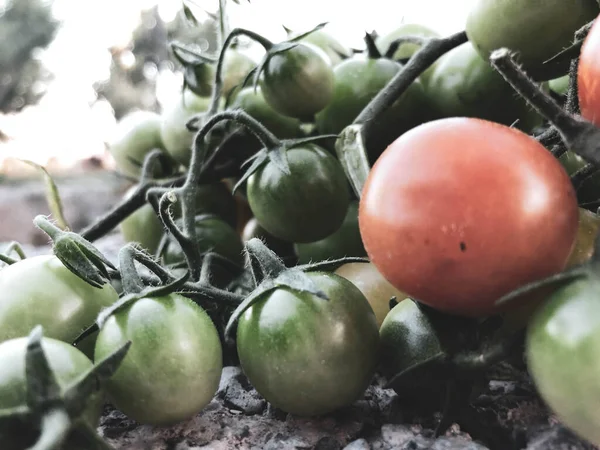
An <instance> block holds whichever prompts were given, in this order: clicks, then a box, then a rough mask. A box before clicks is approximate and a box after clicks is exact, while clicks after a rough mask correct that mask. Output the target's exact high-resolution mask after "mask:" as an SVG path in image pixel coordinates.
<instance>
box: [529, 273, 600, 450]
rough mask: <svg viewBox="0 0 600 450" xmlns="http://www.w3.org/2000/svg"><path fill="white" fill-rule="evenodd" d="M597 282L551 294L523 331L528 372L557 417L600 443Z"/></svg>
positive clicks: (580, 283)
mask: <svg viewBox="0 0 600 450" xmlns="http://www.w3.org/2000/svg"><path fill="white" fill-rule="evenodd" d="M599 297H600V283H599V281H598V280H597V279H594V278H592V277H583V278H580V279H577V280H575V281H572V282H571V283H569V284H567V285H565V286H563V287H561V288H560V289H558V290H557V291H555V292H554V293H553V294H552V295H551V296H550V297H549V298H548V299H547V301H546V303H545V304H544V305H543V306H542V307H541V308H540V309H539V311H538V312H537V313H536V315H535V316H534V318H533V320H532V322H531V324H530V325H529V327H528V330H527V340H526V356H527V363H528V368H529V373H530V374H531V376H532V377H533V380H534V382H535V385H536V387H537V390H538V392H539V393H540V394H541V396H542V398H543V399H544V401H545V402H546V403H547V404H548V405H549V406H550V408H551V409H552V410H554V412H555V413H556V414H557V416H558V418H559V419H560V420H561V421H562V422H563V423H564V424H565V425H566V426H567V427H570V428H571V429H572V430H573V431H575V432H576V433H577V434H579V435H580V436H581V437H583V438H585V439H587V440H589V441H590V442H591V443H593V444H594V445H600V413H599V411H598V402H597V399H598V397H599V396H600V383H599V382H598V376H597V374H598V370H600V367H599V361H600V357H599V355H600V304H599V303H598V298H599Z"/></svg>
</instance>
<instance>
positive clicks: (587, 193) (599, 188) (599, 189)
mask: <svg viewBox="0 0 600 450" xmlns="http://www.w3.org/2000/svg"><path fill="white" fill-rule="evenodd" d="M559 161H560V163H561V164H562V165H563V167H564V168H565V170H566V171H567V173H568V174H569V175H570V176H572V175H573V174H574V173H575V172H577V171H578V170H579V169H582V168H583V167H585V166H586V165H587V162H586V161H585V159H583V158H582V157H581V156H579V155H578V154H576V153H574V152H572V151H566V152H565V153H563V154H562V155H561V156H560V158H559ZM599 198H600V173H599V172H596V173H594V174H593V175H591V176H590V177H588V178H586V179H585V180H584V181H583V182H582V183H581V185H580V186H579V187H578V188H577V200H578V201H579V203H587V202H595V201H596V200H598V199H599Z"/></svg>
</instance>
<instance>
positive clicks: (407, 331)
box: [379, 299, 443, 378]
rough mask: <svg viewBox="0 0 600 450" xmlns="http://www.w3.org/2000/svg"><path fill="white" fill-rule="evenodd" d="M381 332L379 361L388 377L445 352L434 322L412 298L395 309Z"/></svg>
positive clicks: (388, 316)
mask: <svg viewBox="0 0 600 450" xmlns="http://www.w3.org/2000/svg"><path fill="white" fill-rule="evenodd" d="M379 335H380V338H381V357H380V361H381V363H382V369H383V373H384V374H385V376H386V377H387V378H392V377H393V376H394V375H396V374H398V373H400V372H402V371H404V370H406V369H408V368H410V367H412V366H415V365H417V364H419V363H422V362H424V361H426V360H428V359H430V358H433V357H435V356H436V355H440V354H442V353H443V349H442V346H441V343H440V341H439V339H438V337H437V335H436V333H435V331H434V329H433V327H432V326H431V323H430V322H429V320H428V319H427V317H426V316H425V314H423V313H422V312H421V311H420V310H419V307H418V306H417V305H416V304H415V302H413V301H412V300H411V299H405V300H402V301H400V302H399V303H398V304H397V305H396V306H394V308H392V310H391V311H390V312H389V314H388V315H387V316H386V318H385V320H384V321H383V323H382V324H381V329H380V330H379Z"/></svg>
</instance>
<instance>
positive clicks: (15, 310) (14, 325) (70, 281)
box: [0, 255, 118, 355]
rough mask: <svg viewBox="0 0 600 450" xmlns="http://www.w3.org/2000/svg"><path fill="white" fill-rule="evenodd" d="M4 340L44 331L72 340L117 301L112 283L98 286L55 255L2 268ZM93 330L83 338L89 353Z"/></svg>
mask: <svg viewBox="0 0 600 450" xmlns="http://www.w3.org/2000/svg"><path fill="white" fill-rule="evenodd" d="M0 292H2V295H0V342H3V341H6V340H8V339H14V338H19V337H23V336H27V335H29V333H30V332H31V330H32V329H33V328H34V327H35V326H36V325H42V327H43V328H44V335H45V336H46V337H48V338H53V339H58V340H61V341H65V342H68V343H69V344H71V343H72V342H73V341H74V340H75V338H76V337H77V336H79V334H80V333H81V332H82V331H83V330H85V329H86V328H87V327H88V326H90V325H92V324H93V323H94V321H95V320H96V317H97V316H98V313H99V312H100V311H101V310H102V309H103V308H106V307H107V306H110V305H112V304H113V303H114V302H116V301H117V299H118V295H117V292H116V291H115V289H114V288H113V287H112V285H110V284H108V283H107V284H105V285H104V286H103V287H102V288H97V287H94V286H92V285H91V284H89V283H87V282H86V281H84V280H82V279H81V278H79V277H78V276H77V275H75V274H74V273H73V272H71V271H70V270H69V269H67V267H66V266H65V265H64V264H63V263H62V262H61V261H60V260H59V259H58V258H57V257H56V256H54V255H40V256H33V257H30V258H27V259H24V260H22V261H18V262H16V263H14V264H11V265H10V266H7V267H4V268H3V269H2V270H0ZM94 340H95V334H94V335H93V336H90V337H89V338H86V339H85V340H84V341H82V342H81V344H80V345H81V349H83V350H84V351H85V352H86V353H87V354H89V355H91V352H92V349H93V346H94Z"/></svg>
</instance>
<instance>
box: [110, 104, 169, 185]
mask: <svg viewBox="0 0 600 450" xmlns="http://www.w3.org/2000/svg"><path fill="white" fill-rule="evenodd" d="M160 126H161V118H160V116H159V115H158V114H156V113H154V112H151V111H135V112H132V113H129V114H128V115H126V116H125V117H123V118H121V120H120V121H119V123H118V124H117V127H116V130H115V133H114V135H113V136H112V138H111V140H110V142H109V144H108V149H109V151H110V153H111V155H112V156H113V158H114V160H115V163H116V164H117V168H118V169H119V171H121V172H122V173H123V174H125V175H127V176H130V177H133V178H139V176H140V174H141V166H142V164H143V163H144V158H145V157H146V155H147V154H148V153H150V152H151V151H152V150H154V149H159V150H163V151H164V150H165V147H164V144H163V142H162V139H161V135H160ZM130 159H133V160H134V161H136V162H137V163H139V165H138V164H136V163H134V162H132V161H131V160H130ZM154 174H155V175H156V176H158V175H160V174H161V173H160V170H158V169H156V170H155V173H154Z"/></svg>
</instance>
